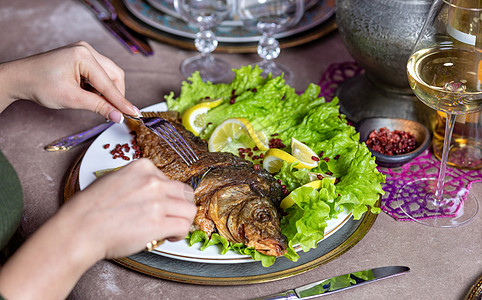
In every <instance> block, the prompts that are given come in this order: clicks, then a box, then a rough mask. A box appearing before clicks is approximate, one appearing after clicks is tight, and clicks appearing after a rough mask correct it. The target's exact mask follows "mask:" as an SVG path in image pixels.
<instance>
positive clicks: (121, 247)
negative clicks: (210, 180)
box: [59, 159, 197, 259]
mask: <svg viewBox="0 0 482 300" xmlns="http://www.w3.org/2000/svg"><path fill="white" fill-rule="evenodd" d="M196 212H197V209H196V206H195V204H194V192H193V190H192V188H191V187H190V186H188V185H186V184H183V183H181V182H178V181H172V180H170V179H168V178H167V177H166V176H165V175H164V174H163V173H162V172H161V171H159V170H158V169H157V168H156V167H155V166H154V164H152V162H150V161H149V160H147V159H140V160H137V161H134V162H132V163H130V164H129V165H127V166H126V167H123V168H122V169H120V170H118V171H115V172H114V173H112V174H108V175H107V176H104V177H102V178H100V179H98V180H97V181H96V182H94V183H93V184H92V185H91V186H89V187H88V188H86V189H85V190H84V191H82V192H81V193H78V194H77V195H75V196H74V197H73V198H72V199H71V200H69V201H68V202H67V203H66V205H65V206H64V207H63V208H62V209H61V211H60V212H59V213H60V217H62V216H63V215H66V216H67V215H68V216H69V223H70V224H72V225H74V224H75V223H77V224H76V225H74V226H75V228H81V231H82V234H84V236H83V239H84V240H86V243H87V244H90V245H89V247H88V249H89V251H92V250H94V249H95V247H98V248H99V249H95V250H99V251H100V252H99V253H98V257H97V258H98V259H101V258H114V257H122V256H127V255H130V254H133V253H135V252H138V251H140V250H142V249H145V247H146V243H147V242H149V241H152V240H163V239H168V240H171V241H176V240H180V239H183V238H185V237H186V235H187V233H188V232H189V228H190V226H191V224H192V222H193V219H194V216H195V214H196ZM73 220H74V221H75V222H74V221H73Z"/></svg>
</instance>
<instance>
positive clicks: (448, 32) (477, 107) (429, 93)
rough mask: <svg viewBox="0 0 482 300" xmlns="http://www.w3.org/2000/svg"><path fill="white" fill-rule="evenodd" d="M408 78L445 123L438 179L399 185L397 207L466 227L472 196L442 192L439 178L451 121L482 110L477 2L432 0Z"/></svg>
mask: <svg viewBox="0 0 482 300" xmlns="http://www.w3.org/2000/svg"><path fill="white" fill-rule="evenodd" d="M407 74H408V79H409V82H410V86H411V88H412V90H413V92H414V93H415V95H416V96H417V97H418V98H419V99H420V100H421V101H422V102H423V103H424V104H426V105H428V106H429V107H431V108H433V109H435V110H438V111H441V112H444V113H445V114H446V119H447V121H446V128H445V137H444V146H443V152H442V157H441V163H440V169H439V174H438V178H420V179H416V180H414V181H411V182H409V183H408V184H406V185H404V186H403V187H402V188H401V189H400V190H399V191H398V192H397V202H398V205H399V207H400V208H401V210H402V211H403V212H404V213H405V214H406V215H407V216H408V217H410V218H411V219H413V220H414V221H417V222H419V223H422V224H425V225H430V226H435V227H456V226H460V225H464V224H467V223H468V222H469V221H471V220H472V219H473V218H474V216H475V215H476V214H477V211H478V209H479V204H478V203H477V199H476V196H475V195H473V194H469V193H468V190H467V189H466V188H463V189H462V190H459V191H457V190H451V191H448V190H446V189H444V179H445V174H446V167H447V156H448V152H449V145H450V140H451V138H452V131H453V128H454V124H455V118H456V117H457V115H460V114H468V113H472V112H477V111H481V110H482V83H481V82H482V1H480V0H435V1H434V2H433V4H432V7H431V9H430V11H429V13H428V17H427V20H426V22H425V24H424V26H423V28H422V31H421V33H420V36H419V37H418V39H417V42H416V43H415V46H414V49H413V52H412V54H411V56H410V58H409V60H408V63H407ZM464 196H467V198H466V199H465V200H463V198H462V197H464ZM437 216H443V217H437Z"/></svg>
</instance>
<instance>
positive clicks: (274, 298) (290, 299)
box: [252, 290, 300, 300]
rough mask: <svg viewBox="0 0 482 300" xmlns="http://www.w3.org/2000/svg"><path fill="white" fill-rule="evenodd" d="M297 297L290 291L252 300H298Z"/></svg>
mask: <svg viewBox="0 0 482 300" xmlns="http://www.w3.org/2000/svg"><path fill="white" fill-rule="evenodd" d="M298 299H300V298H298V296H296V294H295V291H293V290H290V291H286V292H281V293H279V294H273V295H268V296H264V297H261V298H255V299H252V300H298Z"/></svg>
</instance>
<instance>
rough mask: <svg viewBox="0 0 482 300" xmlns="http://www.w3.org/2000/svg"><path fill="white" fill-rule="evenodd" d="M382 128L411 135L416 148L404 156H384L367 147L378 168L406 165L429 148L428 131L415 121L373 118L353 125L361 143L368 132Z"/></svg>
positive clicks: (429, 137) (429, 138)
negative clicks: (415, 141) (415, 140)
mask: <svg viewBox="0 0 482 300" xmlns="http://www.w3.org/2000/svg"><path fill="white" fill-rule="evenodd" d="M383 127H386V128H388V129H390V130H391V131H393V130H400V131H405V132H409V133H411V134H413V135H414V136H415V138H416V139H417V148H415V149H414V150H413V151H411V152H408V153H405V154H398V155H385V154H381V153H380V152H377V151H374V150H372V149H370V147H368V146H367V147H368V149H369V150H370V152H371V153H372V154H373V156H375V158H376V160H375V161H376V163H377V164H378V165H379V166H382V167H387V168H395V167H400V166H401V165H403V164H406V163H407V162H409V161H411V160H412V159H414V158H415V157H417V156H418V155H420V154H422V152H423V151H425V150H426V149H427V148H428V146H430V141H431V135H430V131H429V130H428V129H427V127H425V126H424V125H423V124H421V123H418V122H416V121H412V120H406V119H393V118H381V117H380V118H378V117H373V118H366V119H363V120H360V121H359V122H358V123H357V124H356V125H355V129H356V131H358V132H359V133H360V141H361V142H365V141H366V140H367V138H368V135H369V134H370V132H372V131H373V130H377V131H378V130H379V129H380V128H383Z"/></svg>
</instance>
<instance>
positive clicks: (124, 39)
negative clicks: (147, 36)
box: [82, 0, 139, 53]
mask: <svg viewBox="0 0 482 300" xmlns="http://www.w3.org/2000/svg"><path fill="white" fill-rule="evenodd" d="M82 1H83V2H84V3H85V4H86V5H87V6H88V7H89V8H90V9H92V10H93V11H94V13H95V16H96V17H97V19H98V20H99V21H100V22H101V23H102V25H104V27H105V28H106V29H107V30H108V31H109V32H110V33H111V34H112V35H113V36H114V37H115V38H116V39H117V40H118V41H119V42H121V44H122V45H124V46H125V47H126V48H127V49H128V50H129V51H130V52H132V53H139V48H138V46H136V45H135V43H134V42H133V41H132V40H131V38H130V37H129V36H127V35H126V34H125V31H124V30H123V28H122V25H121V24H119V23H118V21H117V20H114V19H112V18H111V17H110V16H109V15H108V14H107V13H106V12H104V11H102V10H101V9H100V8H99V7H97V6H95V5H94V3H93V2H91V1H90V0H82Z"/></svg>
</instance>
